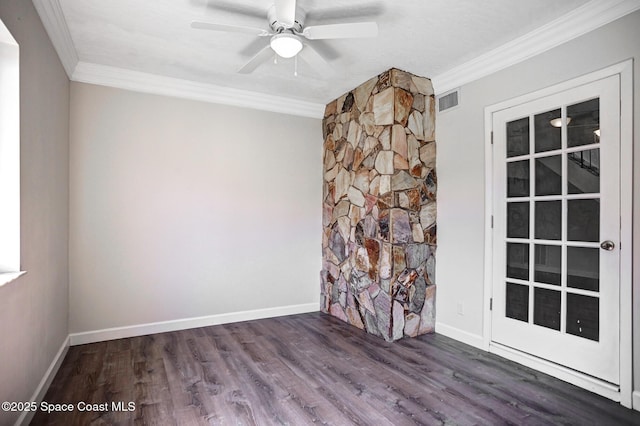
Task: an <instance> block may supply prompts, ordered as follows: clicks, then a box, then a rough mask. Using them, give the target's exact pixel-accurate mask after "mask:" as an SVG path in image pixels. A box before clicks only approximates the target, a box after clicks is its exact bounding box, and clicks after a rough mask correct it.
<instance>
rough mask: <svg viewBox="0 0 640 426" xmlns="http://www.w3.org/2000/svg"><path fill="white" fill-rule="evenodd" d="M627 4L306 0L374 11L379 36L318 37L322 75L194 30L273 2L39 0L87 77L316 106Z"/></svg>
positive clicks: (311, 4)
mask: <svg viewBox="0 0 640 426" xmlns="http://www.w3.org/2000/svg"><path fill="white" fill-rule="evenodd" d="M625 3H627V4H628V3H633V4H634V6H633V7H631V6H628V5H627V8H626V9H625V12H624V13H629V12H628V11H627V10H631V9H637V8H638V7H640V5H639V4H637V3H640V2H638V1H636V0H632V1H630V0H603V1H590V2H588V1H587V0H487V1H478V0H402V1H399V0H356V1H353V0H349V1H348V0H298V7H300V8H302V9H304V10H305V11H306V12H307V19H306V23H305V24H306V25H307V26H308V25H317V24H330V23H342V22H362V21H371V20H373V21H376V22H377V23H378V27H379V35H378V37H377V38H373V39H342V40H327V41H312V42H310V43H312V44H313V46H314V47H315V48H316V50H318V51H319V52H320V53H321V54H323V55H324V56H325V57H326V58H327V59H328V61H329V63H330V64H331V66H332V67H333V69H334V71H335V72H334V74H333V75H326V76H321V75H318V74H316V72H315V71H314V70H313V69H310V68H309V67H308V66H307V65H306V64H305V63H303V62H302V61H298V62H299V63H298V70H299V72H298V76H297V77H295V76H294V75H293V67H294V63H293V62H294V61H293V59H290V60H282V59H280V60H278V63H277V64H274V63H273V62H271V61H269V62H268V63H265V64H263V65H262V66H260V67H259V68H258V69H256V70H255V71H254V72H253V73H252V74H249V75H242V74H238V73H237V72H236V71H237V70H238V69H239V68H240V67H241V66H242V65H243V64H245V63H246V62H247V61H248V60H249V59H250V58H251V57H252V56H253V55H254V54H255V53H256V52H257V51H258V50H260V48H262V47H263V46H265V45H266V44H267V43H268V38H266V37H265V38H258V37H254V36H252V35H245V34H227V33H222V32H215V31H203V30H194V29H191V28H190V23H191V21H193V20H199V21H207V22H215V23H223V24H236V25H246V26H252V27H260V28H265V29H267V28H268V26H267V19H266V11H267V9H268V8H269V6H270V5H271V4H272V0H238V1H233V0H153V1H149V0H109V1H105V0H34V4H35V5H36V7H37V8H38V11H39V13H40V15H41V17H42V18H43V22H44V24H45V27H46V28H47V31H48V32H49V34H50V36H51V38H52V40H53V42H54V45H55V46H56V49H57V50H58V53H59V54H60V56H61V58H62V59H63V63H64V64H65V67H66V68H67V72H68V73H69V74H70V77H71V78H72V79H75V80H83V78H74V74H78V75H84V74H86V72H87V71H86V70H88V69H89V70H91V69H109V70H115V69H117V70H121V71H123V72H125V71H135V72H138V73H147V74H153V75H157V76H163V77H171V78H174V79H180V80H187V81H189V82H194V83H197V84H199V85H202V84H204V85H207V86H210V87H218V88H230V89H233V90H235V89H240V90H242V91H251V92H258V93H261V94H265V95H274V96H277V97H284V98H292V99H296V100H300V101H303V102H310V103H314V104H326V103H327V102H329V101H331V100H332V99H335V98H336V97H338V96H340V95H341V94H343V93H344V92H346V91H348V90H351V89H352V88H354V87H356V86H358V85H359V84H360V83H362V82H363V81H365V80H367V79H369V78H371V77H372V76H374V75H377V74H379V73H381V72H382V71H385V70H386V69H389V68H391V67H396V68H400V69H403V70H406V71H409V72H411V73H414V74H417V75H421V76H425V77H430V78H433V77H442V78H443V79H445V80H446V77H447V74H448V73H455V71H456V70H458V71H460V70H462V69H463V67H464V66H465V64H469V63H473V62H474V60H477V58H483V57H485V58H488V56H487V55H490V54H491V52H497V51H500V49H501V48H502V49H503V50H504V47H505V46H506V47H508V46H510V43H511V45H513V40H516V41H518V40H527V37H528V36H529V35H531V34H538V35H540V34H541V33H547V32H549V33H553V34H560V33H562V31H568V33H570V32H571V28H567V29H562V28H557V27H558V26H561V25H566V26H568V27H570V26H571V25H568V23H569V22H570V21H569V20H568V19H567V18H568V17H569V18H571V17H580V16H584V15H585V14H586V13H588V12H589V10H590V11H591V15H597V16H602V14H603V8H607V10H608V9H612V8H614V7H618V8H620V4H625ZM598 8H600V9H598ZM239 12H246V14H240V13H239ZM620 13H622V12H620ZM620 13H618V14H617V15H615V16H618V15H620ZM612 16H613V15H612ZM599 25H602V23H600V24H599ZM65 27H66V28H65ZM578 35H579V34H578ZM529 40H533V41H532V42H535V40H536V39H535V38H531V37H529ZM547 44H548V43H547ZM549 47H552V45H549ZM530 48H531V46H530ZM512 49H513V46H512ZM534 50H535V49H534ZM504 52H505V53H507V56H509V54H508V50H505V51H504ZM514 52H517V50H515V51H514ZM511 56H512V57H515V56H517V54H515V55H514V54H511ZM503 60H504V58H503ZM91 66H93V67H94V68H91ZM96 66H98V68H96ZM82 67H84V68H82ZM99 67H102V68H99ZM461 67H462V68H461ZM82 69H83V70H84V74H83V73H81V72H80V70H82ZM89 72H90V71H89ZM136 75H137V76H138V78H139V79H141V78H142V77H141V76H143V74H136ZM85 80H87V79H86V78H85ZM88 80H89V81H90V80H91V79H90V78H89V79H88ZM435 83H436V79H434V84H435ZM198 87H203V86H198ZM448 88H449V87H447V89H448ZM436 90H438V87H436ZM440 92H441V90H440Z"/></svg>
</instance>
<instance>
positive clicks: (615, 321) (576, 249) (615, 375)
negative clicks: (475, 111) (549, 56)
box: [491, 75, 620, 384]
mask: <svg viewBox="0 0 640 426" xmlns="http://www.w3.org/2000/svg"><path fill="white" fill-rule="evenodd" d="M619 78H620V77H619V76H618V75H615V76H612V77H608V78H605V79H602V80H598V81H595V82H592V83H589V84H586V85H583V86H579V87H576V88H573V89H570V90H567V91H564V92H561V93H557V94H554V95H551V96H547V97H544V98H540V99H537V100H534V101H531V102H527V103H524V104H520V105H517V106H514V107H511V108H507V109H504V110H501V111H497V112H495V113H494V114H493V132H494V144H493V183H494V188H493V194H494V199H493V215H494V228H493V262H494V263H493V288H492V297H493V301H492V313H491V314H492V322H491V328H492V330H491V340H492V341H493V342H496V343H499V344H501V345H504V346H507V347H510V348H513V349H516V350H518V351H521V352H524V353H526V354H530V355H533V356H535V357H538V358H542V359H544V360H548V361H551V362H552V363H555V364H559V365H562V366H566V367H568V368H570V369H573V370H577V371H579V372H582V373H585V374H587V375H590V376H593V377H596V378H599V379H601V380H604V381H607V382H610V383H613V384H619V383H620V357H619V351H620V345H619V344H620V342H619V339H620V337H619V327H620V323H619V319H620V312H619V310H620V307H619V306H620V300H619V295H620V269H619V268H620V267H619V256H620V253H619V249H620V247H619V241H620V195H619V193H620V172H619V170H620V158H619V152H620V93H619V90H620V89H619V87H620V86H619Z"/></svg>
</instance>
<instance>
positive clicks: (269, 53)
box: [238, 46, 275, 74]
mask: <svg viewBox="0 0 640 426" xmlns="http://www.w3.org/2000/svg"><path fill="white" fill-rule="evenodd" d="M274 54H275V53H274V52H273V50H271V46H265V47H264V48H262V50H261V51H259V52H258V53H257V54H256V55H255V56H254V57H253V58H251V60H249V62H247V63H246V64H244V65H243V66H242V68H240V69H239V70H238V73H240V74H250V73H252V72H253V71H254V70H255V69H256V68H258V67H259V66H260V65H262V64H263V63H265V62H267V61H268V60H269V59H271V58H273V55H274Z"/></svg>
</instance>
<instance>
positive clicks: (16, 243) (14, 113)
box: [0, 20, 24, 286]
mask: <svg viewBox="0 0 640 426" xmlns="http://www.w3.org/2000/svg"><path fill="white" fill-rule="evenodd" d="M0 93H2V97H0V202H2V205H3V207H2V209H1V211H0V235H1V236H2V238H1V240H0V286H2V285H4V284H7V283H9V282H11V281H13V280H15V279H16V278H18V277H19V276H20V275H22V274H24V271H21V268H20V266H21V261H20V51H19V46H18V43H17V42H16V40H15V39H14V38H13V37H12V35H11V33H10V32H9V30H8V29H7V27H6V26H5V25H4V23H3V22H2V21H1V20H0Z"/></svg>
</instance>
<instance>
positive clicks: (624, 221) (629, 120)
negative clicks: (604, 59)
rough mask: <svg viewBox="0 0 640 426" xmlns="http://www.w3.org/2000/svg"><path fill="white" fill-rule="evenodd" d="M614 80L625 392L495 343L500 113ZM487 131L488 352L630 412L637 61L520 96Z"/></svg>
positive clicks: (487, 114)
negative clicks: (495, 201) (495, 200)
mask: <svg viewBox="0 0 640 426" xmlns="http://www.w3.org/2000/svg"><path fill="white" fill-rule="evenodd" d="M613 75H620V248H621V250H620V386H619V387H617V386H613V385H611V384H609V383H606V382H603V381H601V380H598V379H595V378H593V377H591V376H588V375H585V374H581V373H578V372H576V371H574V370H571V369H569V368H566V367H563V366H560V365H557V364H553V363H551V362H549V361H545V360H543V359H541V358H537V357H534V356H531V355H528V354H525V353H522V352H519V351H516V350H514V349H511V348H508V347H506V346H502V345H500V344H497V343H495V342H492V339H491V330H492V323H491V304H492V297H493V294H492V292H493V196H494V194H493V184H494V183H493V148H492V139H493V114H494V113H495V112H498V111H500V110H503V109H506V108H511V107H514V106H516V105H520V104H523V103H527V102H530V101H533V100H536V99H538V98H542V97H545V96H549V95H553V94H556V93H559V92H563V91H565V90H568V89H571V88H574V87H577V86H581V85H584V84H587V83H590V82H593V81H596V80H600V79H603V78H606V77H610V76H613ZM484 120H485V123H484V129H485V135H484V138H485V200H484V201H485V238H484V240H485V247H484V252H485V257H484V260H485V262H484V297H483V303H484V308H483V324H484V326H483V335H484V338H483V348H484V349H485V350H486V351H488V352H492V353H495V354H497V355H500V356H502V357H504V358H507V359H510V360H513V361H516V362H519V363H521V364H523V365H526V366H528V367H531V368H534V369H536V370H539V371H542V372H544V373H547V374H550V375H552V376H554V377H557V378H559V379H561V380H564V381H567V382H569V383H572V384H574V385H576V386H579V387H582V388H585V389H588V390H590V391H592V392H595V393H598V394H600V395H602V396H605V397H607V398H609V399H612V400H614V401H617V402H620V403H621V404H622V405H623V406H625V407H628V408H636V409H640V407H632V394H633V374H632V373H633V357H632V351H633V334H632V321H633V317H632V305H633V301H632V267H633V258H632V255H633V252H632V249H633V245H632V244H633V236H632V217H633V60H632V59H629V60H626V61H624V62H620V63H617V64H615V65H612V66H609V67H607V68H604V69H601V70H598V71H595V72H592V73H589V74H586V75H583V76H580V77H577V78H574V79H571V80H569V81H565V82H562V83H559V84H556V85H553V86H550V87H547V88H544V89H541V90H537V91H535V92H532V93H528V94H525V95H522V96H518V97H516V98H513V99H509V100H506V101H503V102H499V103H497V104H494V105H489V106H487V107H485V109H484Z"/></svg>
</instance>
